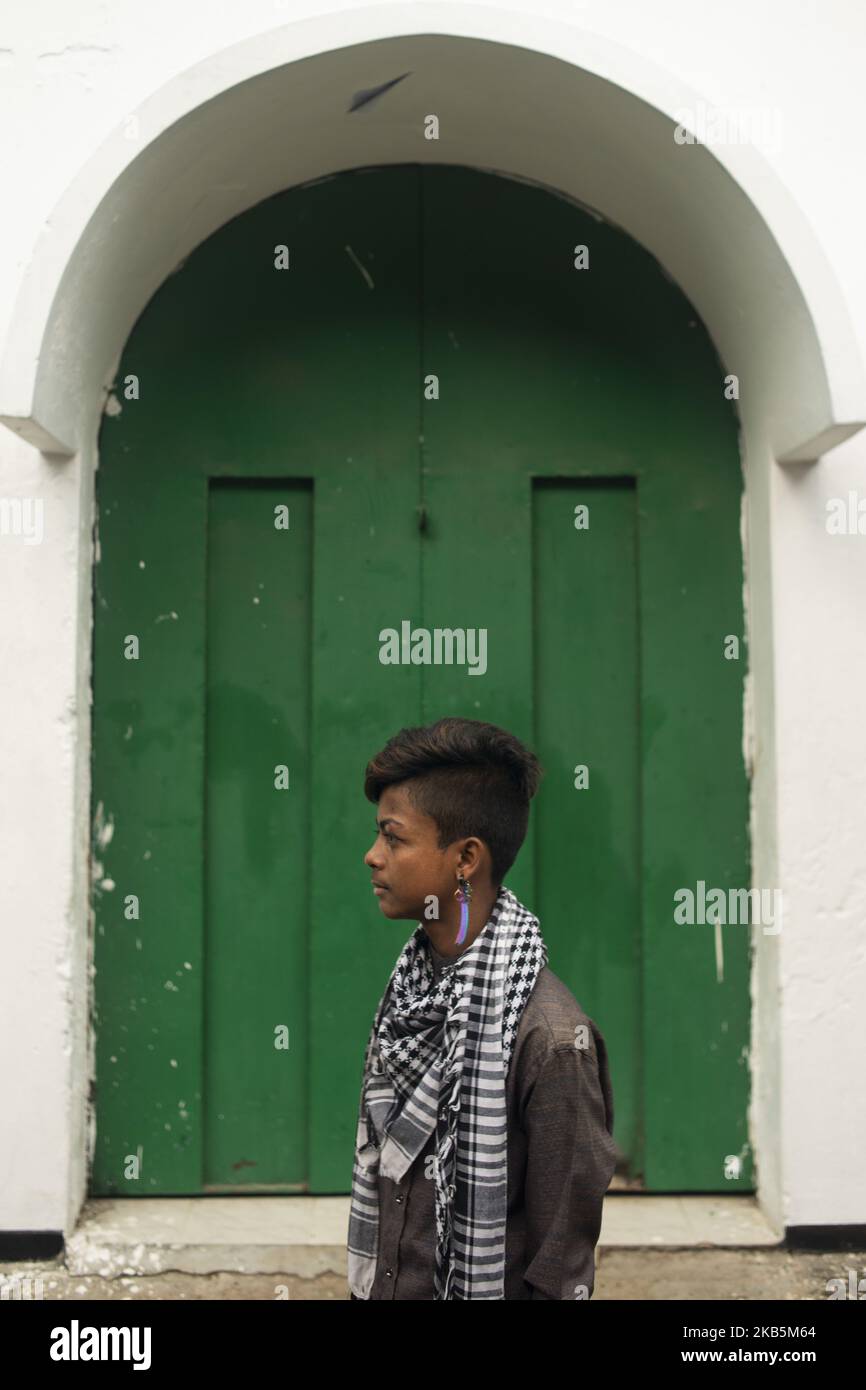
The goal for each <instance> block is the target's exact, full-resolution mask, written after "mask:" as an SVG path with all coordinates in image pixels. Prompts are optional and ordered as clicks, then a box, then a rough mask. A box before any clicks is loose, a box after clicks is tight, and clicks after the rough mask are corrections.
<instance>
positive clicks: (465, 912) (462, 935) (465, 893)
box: [454, 874, 472, 946]
mask: <svg viewBox="0 0 866 1390" xmlns="http://www.w3.org/2000/svg"><path fill="white" fill-rule="evenodd" d="M457 882H458V883H459V885H460V886H459V888H456V889H455V890H454V896H455V898H459V899H460V930H459V932H458V933H457V945H458V946H461V945H462V944H463V942H464V941H465V940H466V933H467V932H468V930H469V899H470V898H471V897H472V884H471V883H467V881H466V879H465V878H464V877H463V875H462V874H458V875H457Z"/></svg>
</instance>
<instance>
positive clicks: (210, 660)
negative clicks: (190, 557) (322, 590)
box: [202, 479, 312, 1191]
mask: <svg viewBox="0 0 866 1390" xmlns="http://www.w3.org/2000/svg"><path fill="white" fill-rule="evenodd" d="M311 518H312V506H311V497H310V489H309V487H305V486H303V485H302V484H298V483H295V484H294V485H292V484H288V485H286V484H283V483H277V482H273V483H267V484H266V485H265V486H259V485H256V484H252V483H249V482H245V483H236V482H230V481H228V480H226V479H217V480H215V482H214V484H213V485H212V486H211V488H210V489H209V500H208V536H207V573H208V589H207V686H206V692H205V702H206V712H205V721H206V747H205V751H206V768H207V776H206V778H205V805H206V808H207V814H206V828H205V837H206V838H205V915H204V921H205V932H204V950H203V955H204V976H205V1039H204V1049H203V1051H204V1058H203V1060H204V1066H203V1081H204V1106H203V1115H204V1145H203V1154H202V1159H203V1173H204V1185H205V1186H206V1187H207V1188H208V1189H209V1190H220V1189H228V1190H230V1191H234V1190H235V1188H237V1187H247V1186H254V1187H256V1188H261V1187H263V1186H268V1185H274V1186H278V1187H281V1186H282V1185H284V1184H290V1185H292V1186H296V1187H297V1188H298V1189H299V1190H303V1188H304V1186H305V1184H306V1177H307V1163H308V1160H307V1134H306V1126H305V1125H303V1124H299V1123H298V1117H299V1116H303V1115H306V1113H307V1094H306V1091H307V1069H308V1056H307V1024H308V1020H307V1007H308V1001H309V977H308V971H307V954H308V923H309V916H310V905H309V858H310V806H309V798H308V797H307V796H306V794H305V790H306V788H307V787H309V785H310V695H309V676H310V609H311V606H312V605H311V590H310V568H311V567H310V549H311V536H312V526H311ZM299 788H300V795H299V794H298V791H299Z"/></svg>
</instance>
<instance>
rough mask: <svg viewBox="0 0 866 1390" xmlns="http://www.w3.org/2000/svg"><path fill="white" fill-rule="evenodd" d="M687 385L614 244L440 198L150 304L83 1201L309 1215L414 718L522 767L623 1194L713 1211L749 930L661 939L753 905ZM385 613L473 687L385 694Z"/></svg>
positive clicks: (170, 290) (135, 361)
mask: <svg viewBox="0 0 866 1390" xmlns="http://www.w3.org/2000/svg"><path fill="white" fill-rule="evenodd" d="M577 246H586V247H588V254H589V269H588V270H576V269H575V268H574V259H575V247H577ZM282 247H284V248H286V252H280V249H279V248H282ZM286 255H287V257H288V269H277V268H276V266H275V260H276V261H278V262H281V263H285V260H286ZM723 376H724V373H723V370H722V367H721V364H720V363H719V361H718V358H717V356H716V354H715V352H714V350H713V347H712V344H711V342H710V340H709V338H708V336H707V334H706V332H705V331H704V329H703V327H702V326H701V324H700V322H699V321H698V320H697V317H696V315H695V313H694V311H693V310H692V308H691V306H690V305H689V304H688V302H687V300H686V299H685V298H684V297H683V296H682V295H681V294H680V292H679V291H678V289H677V288H676V286H674V285H673V284H672V283H671V282H670V280H669V279H668V278H667V277H666V276H665V275H664V274H662V273H661V271H660V270H659V267H658V265H657V264H656V262H654V261H653V259H652V257H650V256H649V255H648V254H647V253H646V252H645V251H643V250H642V249H641V248H640V247H639V246H637V245H636V244H635V243H633V242H632V241H630V240H629V239H628V238H627V237H626V236H625V235H624V234H623V233H621V232H620V231H618V230H617V229H616V228H614V227H612V226H610V225H608V224H606V223H603V222H599V221H598V220H597V219H596V218H595V217H594V216H593V215H592V214H590V213H589V212H586V211H584V210H583V209H581V208H580V207H578V206H576V205H574V204H572V203H570V202H569V201H567V200H565V199H563V198H560V197H558V196H555V195H553V194H550V193H548V192H546V191H544V190H542V189H540V188H537V187H534V186H531V185H528V184H522V183H519V182H516V181H512V180H508V179H504V178H499V177H497V176H495V175H492V174H486V173H481V172H478V171H473V170H468V169H462V168H452V167H449V166H430V167H424V168H421V167H417V166H395V167H389V168H384V169H366V170H358V171H354V172H350V173H345V174H339V175H335V176H332V177H329V178H326V179H323V180H320V181H318V182H317V183H315V184H311V185H308V186H306V187H301V188H295V189H290V190H288V191H287V192H285V193H282V194H280V195H278V196H277V197H274V198H270V199H268V200H267V201H266V202H264V203H261V204H259V205H258V206H257V207H255V208H253V209H251V210H250V211H249V212H248V213H246V214H244V215H243V216H241V217H238V218H236V219H235V220H234V221H232V222H231V223H229V224H227V226H225V227H223V228H222V229H221V230H220V231H219V232H217V233H216V234H215V235H214V236H212V237H211V238H210V239H209V240H208V241H207V242H205V243H204V244H203V245H202V246H200V247H199V248H198V249H197V250H196V251H195V252H194V253H193V254H192V255H191V256H190V257H189V258H188V259H187V261H186V262H185V264H184V265H183V266H182V267H180V268H179V269H178V272H177V273H176V274H175V275H173V276H171V277H170V278H169V279H168V280H167V281H166V283H165V284H164V285H163V286H162V287H161V289H160V290H159V292H158V293H157V294H156V295H155V296H154V298H153V300H152V301H151V303H150V304H149V305H148V306H147V308H146V310H145V311H144V313H143V314H142V316H141V318H140V320H139V322H138V323H137V324H136V326H135V328H134V330H133V332H132V334H131V336H130V339H129V341H128V343H127V345H126V349H125V351H124V354H123V359H122V362H121V365H120V368H119V371H118V376H117V385H116V387H115V393H116V395H117V396H118V397H119V400H120V405H121V409H120V411H119V412H118V413H115V414H114V415H112V416H106V418H105V419H104V421H103V426H102V430H101V435H100V468H99V471H98V474H97V513H98V536H99V551H100V558H99V562H98V563H97V565H96V566H95V569H94V705H93V809H94V859H95V873H94V889H93V904H94V920H95V964H96V1000H95V1031H96V1092H95V1104H96V1145H95V1152H94V1159H93V1172H92V1177H91V1191H92V1192H93V1193H94V1195H102V1194H111V1193H119V1192H122V1193H124V1194H126V1195H154V1194H157V1193H177V1194H180V1193H196V1192H209V1191H221V1192H227V1191H228V1192H250V1191H257V1190H258V1191H265V1192H279V1191H285V1192H297V1191H309V1192H322V1193H326V1192H346V1191H347V1190H348V1188H349V1183H350V1177H351V1158H352V1146H353V1141H354V1132H355V1123H356V1109H357V1101H358V1086H359V1083H360V1072H361V1064H362V1060H363V1049H364V1044H365V1042H366V1038H367V1033H368V1030H369V1026H370V1021H371V1018H372V1013H373V1009H374V1008H375V1005H376V1003H377V1002H378V999H379V996H380V994H381V991H382V989H383V987H384V984H385V982H386V980H387V977H388V974H389V972H390V970H391V968H392V966H393V963H394V960H395V958H396V955H397V953H398V951H399V949H400V947H401V945H402V944H403V942H404V941H405V939H406V937H407V936H408V934H409V932H410V931H411V926H412V924H410V923H390V922H388V921H387V920H386V919H383V918H382V916H381V914H380V912H379V909H378V906H377V903H376V900H375V899H374V898H373V896H372V894H371V893H370V888H369V873H368V871H367V869H366V868H365V866H364V864H363V855H364V852H365V851H366V849H367V848H368V847H369V845H370V843H371V841H372V839H373V835H374V830H373V824H374V817H375V812H374V808H373V807H372V806H370V804H369V803H368V802H366V801H365V799H364V797H363V791H362V782H363V772H364V766H365V764H366V762H367V760H368V758H369V757H370V755H371V754H372V753H373V752H375V751H376V750H377V749H378V748H379V747H380V746H381V745H382V744H383V743H384V742H385V740H386V739H387V738H388V737H390V736H391V735H392V734H393V733H394V732H395V731H396V730H397V729H399V728H400V727H401V726H403V725H406V724H414V723H419V722H422V721H423V722H427V721H430V720H433V719H435V718H438V717H440V716H441V715H444V714H449V713H455V714H463V715H466V716H469V717H471V718H479V719H489V720H492V721H493V722H496V723H499V724H503V725H505V726H506V727H508V728H509V729H511V730H513V732H515V733H516V734H517V735H518V736H520V737H522V738H525V739H527V740H528V741H530V742H531V743H532V744H533V746H535V747H536V748H537V750H538V752H539V755H540V757H541V759H542V763H543V764H544V766H545V769H546V775H545V777H544V779H543V782H542V786H541V790H540V792H539V794H538V798H537V800H536V802H535V805H534V809H533V815H532V820H531V822H530V835H529V837H528V839H527V843H526V845H525V846H524V849H523V851H522V852H521V855H520V857H519V859H518V861H517V863H516V865H515V867H514V870H513V871H512V873H511V874H510V875H509V877H508V880H507V881H508V883H509V886H510V887H512V888H513V889H514V891H515V892H517V893H518V894H519V896H521V897H522V898H523V900H524V901H525V902H526V903H527V904H528V905H529V906H531V907H533V908H534V909H535V910H536V911H537V912H538V914H539V916H540V918H541V922H542V928H543V930H544V933H545V937H546V939H547V941H548V945H549V948H550V952H551V966H552V967H553V969H554V970H555V971H556V972H557V974H559V975H560V976H561V978H562V979H563V980H565V981H566V983H567V984H568V985H569V987H570V988H571V989H572V990H573V992H574V993H575V995H576V996H577V998H578V1000H579V1001H580V1002H581V1004H582V1005H583V1007H584V1008H585V1009H586V1010H587V1011H588V1012H590V1013H591V1014H592V1015H593V1017H595V1018H596V1019H597V1021H598V1022H599V1024H600V1026H601V1029H602V1032H603V1033H604V1035H605V1038H606V1040H607V1042H608V1047H609V1051H610V1055H611V1065H612V1071H613V1081H614V1090H615V1101H616V1131H615V1133H616V1139H617V1143H618V1145H619V1147H620V1150H621V1152H622V1165H621V1170H622V1173H623V1174H624V1175H625V1176H627V1177H628V1178H629V1179H630V1180H631V1181H632V1182H633V1183H634V1184H635V1185H636V1186H643V1187H645V1188H646V1189H647V1190H652V1191H675V1190H682V1191H696V1190H708V1191H728V1192H729V1191H732V1190H738V1189H739V1190H748V1189H750V1188H751V1187H752V1186H753V1172H752V1165H751V1155H750V1150H749V1145H748V1135H747V1128H746V1115H747V1108H748V1100H749V1089H748V1025H749V1000H748V961H749V930H748V928H744V927H727V928H724V929H723V935H720V936H719V937H718V939H717V934H716V931H715V930H714V928H713V927H711V926H690V927H683V926H676V925H675V924H674V919H673V912H674V894H675V892H676V890H677V889H678V888H682V887H694V886H695V884H696V883H697V881H698V880H700V879H703V880H704V881H705V882H706V883H707V884H708V885H714V886H719V887H722V888H725V889H727V888H733V887H748V885H749V881H750V879H749V874H750V866H749V846H748V838H747V827H748V784H747V780H746V776H745V771H744V768H743V761H742V754H741V745H742V689H743V675H744V670H745V661H746V652H745V644H744V642H743V639H742V629H743V615H742V552H741V547H740V530H739V515H740V502H741V496H742V474H741V470H740V463H739V456H738V446H737V421H736V415H735V413H734V408H733V406H732V405H731V403H730V402H727V401H726V400H725V399H724V395H723ZM434 379H435V380H434ZM130 382H132V383H133V389H132V390H131V391H128V390H125V388H128V387H129V383H130ZM283 501H285V503H286V505H288V506H289V508H290V517H291V520H290V526H289V529H288V530H278V529H277V528H275V527H274V526H273V524H272V517H273V508H274V507H275V506H277V505H280V504H281V502H283ZM579 506H585V507H586V508H587V511H588V517H589V524H588V526H586V527H583V528H576V527H575V525H574V520H575V507H579ZM259 586H263V587H261V588H260V587H259ZM256 597H259V599H260V602H259V603H254V602H253V600H254V599H255V598H256ZM404 621H408V622H410V623H411V624H412V626H413V627H418V626H421V627H426V628H428V629H435V628H449V629H452V630H455V629H456V630H462V631H463V632H464V633H467V634H468V633H469V632H470V631H471V632H472V633H473V634H474V636H475V637H476V638H477V637H478V635H479V634H480V633H481V632H482V631H483V633H484V637H485V639H486V650H485V659H486V669H484V671H483V673H480V674H472V672H471V670H470V667H469V663H468V662H467V661H464V662H463V663H462V664H460V663H458V664H450V665H448V664H439V665H436V664H431V665H411V664H407V665H398V666H389V665H383V664H382V662H381V661H380V660H379V651H380V632H381V631H382V630H383V629H385V628H396V629H397V630H398V631H399V630H400V628H401V623H402V622H404ZM130 635H137V636H138V638H139V652H138V659H137V660H135V659H128V658H127V654H126V647H127V644H126V639H127V637H129V636H130ZM728 635H735V636H737V637H738V638H739V640H740V648H741V650H740V656H739V659H738V660H726V659H725V657H724V643H725V639H726V637H727V636H728ZM476 655H477V649H476ZM278 765H280V766H282V765H284V766H285V767H286V768H287V771H288V778H289V785H288V787H287V788H277V787H276V786H275V784H274V769H275V768H276V767H277V766H278ZM581 766H585V767H586V768H587V774H588V785H587V786H586V787H582V786H581V787H576V786H575V778H576V775H577V774H576V772H575V769H576V768H578V767H581ZM280 1029H283V1030H284V1031H283V1032H282V1033H281V1032H280V1031H279V1030H280ZM286 1034H287V1035H288V1043H289V1045H288V1048H284V1047H283V1048H281V1047H279V1046H276V1045H275V1040H277V1039H278V1038H285V1036H286ZM733 1155H736V1156H737V1157H738V1159H739V1160H740V1162H741V1165H742V1167H741V1171H740V1175H739V1177H737V1178H734V1179H731V1178H728V1177H726V1176H725V1164H726V1161H727V1160H728V1159H729V1158H730V1157H731V1156H733Z"/></svg>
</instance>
